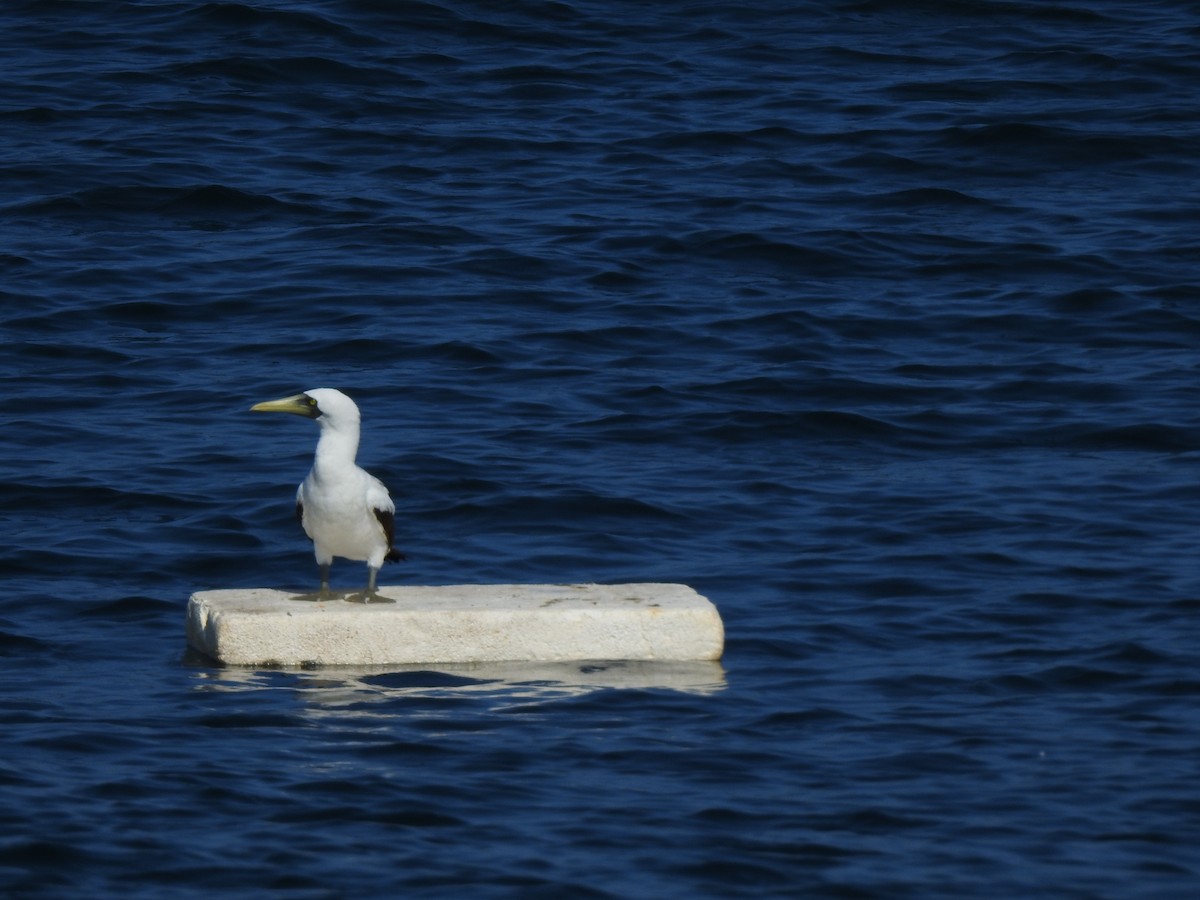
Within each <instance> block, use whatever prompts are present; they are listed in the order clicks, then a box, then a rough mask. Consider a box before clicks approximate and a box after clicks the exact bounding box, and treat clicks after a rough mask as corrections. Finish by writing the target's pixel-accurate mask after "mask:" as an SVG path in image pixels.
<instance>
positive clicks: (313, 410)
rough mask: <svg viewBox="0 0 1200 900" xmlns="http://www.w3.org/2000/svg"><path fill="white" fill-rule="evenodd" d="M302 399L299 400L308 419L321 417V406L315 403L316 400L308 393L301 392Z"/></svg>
mask: <svg viewBox="0 0 1200 900" xmlns="http://www.w3.org/2000/svg"><path fill="white" fill-rule="evenodd" d="M300 396H301V397H303V398H304V399H303V400H302V401H301V402H302V403H303V404H304V406H305V408H306V409H305V413H304V414H305V415H307V416H308V417H309V418H310V419H319V418H320V417H321V407H320V406H318V405H317V401H316V400H314V399H313V398H312V397H310V396H308V394H301V395H300Z"/></svg>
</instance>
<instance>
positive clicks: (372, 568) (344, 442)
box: [250, 388, 404, 599]
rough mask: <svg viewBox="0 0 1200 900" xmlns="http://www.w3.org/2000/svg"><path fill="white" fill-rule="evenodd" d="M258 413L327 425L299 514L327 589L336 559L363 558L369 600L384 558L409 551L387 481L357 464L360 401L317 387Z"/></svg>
mask: <svg viewBox="0 0 1200 900" xmlns="http://www.w3.org/2000/svg"><path fill="white" fill-rule="evenodd" d="M250 409H251V411H253V412H284V413H292V414H294V415H298V416H304V417H306V418H309V419H315V420H316V422H317V424H318V425H320V426H321V437H320V439H319V440H318V441H317V452H316V455H315V457H314V458H313V465H312V469H311V470H310V471H309V473H308V477H307V478H305V479H304V481H303V482H301V484H300V488H299V490H297V491H296V518H297V519H298V520H299V521H300V524H301V526H303V528H304V532H305V534H307V535H308V536H309V537H310V538H311V539H312V542H313V554H314V555H315V556H316V558H317V565H318V566H320V567H321V592H322V593H327V592H328V591H329V568H330V566H332V565H333V558H334V557H335V556H339V557H341V558H342V559H352V560H363V561H365V562H366V564H367V571H368V572H369V573H370V574H369V577H368V579H367V599H370V597H372V596H374V595H375V578H376V576H377V575H378V574H379V569H380V567H381V566H382V565H383V563H384V560H387V561H389V562H399V561H400V560H402V559H404V554H403V553H401V552H399V551H398V550H396V549H395V548H393V547H392V542H393V535H394V531H395V521H396V507H395V505H394V504H393V503H392V498H391V496H390V495H389V494H388V490H387V488H386V487H384V486H383V482H382V481H380V480H379V479H378V478H376V477H375V476H373V475H371V474H369V473H367V472H365V471H363V470H362V469H360V468H359V467H358V466H357V465H355V463H354V457H355V456H356V455H357V453H358V434H359V421H360V418H359V413H358V406H356V405H355V403H354V401H353V400H351V399H350V398H349V397H347V396H346V395H345V394H343V393H342V392H341V391H335V390H333V389H332V388H317V389H315V390H311V391H305V392H304V393H303V394H296V395H295V396H294V397H284V398H283V399H282V400H268V401H266V402H264V403H256V404H254V406H252V407H250Z"/></svg>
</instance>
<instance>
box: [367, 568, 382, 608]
mask: <svg viewBox="0 0 1200 900" xmlns="http://www.w3.org/2000/svg"><path fill="white" fill-rule="evenodd" d="M367 572H368V575H367V602H370V600H371V598H372V597H374V596H375V593H376V592H375V579H376V577H377V576H378V575H379V570H378V569H372V568H371V567H370V566H368V567H367Z"/></svg>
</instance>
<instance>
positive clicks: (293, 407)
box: [250, 394, 321, 419]
mask: <svg viewBox="0 0 1200 900" xmlns="http://www.w3.org/2000/svg"><path fill="white" fill-rule="evenodd" d="M250 412H282V413H291V414H292V415H295V416H304V417H305V418H306V419H315V418H316V417H317V416H319V415H321V410H320V409H319V408H318V407H317V401H316V400H314V399H313V398H312V397H310V396H308V394H296V396H294V397H284V398H283V399H282V400H264V401H263V402H262V403H255V404H254V405H253V406H252V407H250Z"/></svg>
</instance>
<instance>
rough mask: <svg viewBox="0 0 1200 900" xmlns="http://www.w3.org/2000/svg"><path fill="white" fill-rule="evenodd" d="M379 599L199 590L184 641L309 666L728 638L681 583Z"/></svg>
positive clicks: (540, 656) (514, 657) (555, 656)
mask: <svg viewBox="0 0 1200 900" xmlns="http://www.w3.org/2000/svg"><path fill="white" fill-rule="evenodd" d="M343 597H348V598H349V599H343ZM379 597H380V599H378V600H375V601H373V602H370V603H362V602H354V601H356V600H358V601H361V595H354V594H349V595H336V594H335V595H334V597H333V598H321V599H318V598H317V596H316V595H314V594H293V593H288V592H286V591H277V590H272V589H270V588H248V589H238V590H223V591H200V592H198V593H195V594H193V595H192V597H191V599H190V600H189V602H188V614H187V635H188V644H189V645H190V646H191V647H192V648H193V649H195V650H198V651H199V652H201V653H203V654H205V655H206V656H209V657H212V658H213V659H217V660H220V661H221V662H224V663H229V664H232V665H248V666H301V667H304V666H362V665H387V664H409V663H435V662H441V663H453V662H495V661H522V660H524V661H563V660H617V659H628V660H716V659H720V657H721V652H722V650H723V649H724V643H725V630H724V626H723V625H722V622H721V617H720V615H719V614H718V612H717V608H716V607H715V606H713V604H712V603H711V602H709V600H707V599H706V598H705V597H702V596H701V595H700V594H698V593H696V591H694V590H692V589H691V588H690V587H688V586H687V585H683V584H459V585H440V586H435V587H407V586H405V587H395V586H393V587H381V588H380V589H379Z"/></svg>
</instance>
